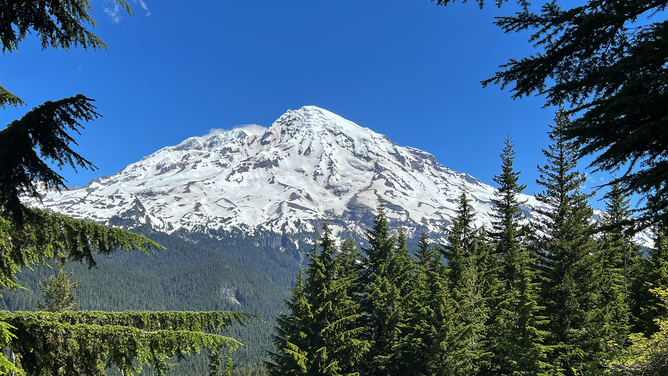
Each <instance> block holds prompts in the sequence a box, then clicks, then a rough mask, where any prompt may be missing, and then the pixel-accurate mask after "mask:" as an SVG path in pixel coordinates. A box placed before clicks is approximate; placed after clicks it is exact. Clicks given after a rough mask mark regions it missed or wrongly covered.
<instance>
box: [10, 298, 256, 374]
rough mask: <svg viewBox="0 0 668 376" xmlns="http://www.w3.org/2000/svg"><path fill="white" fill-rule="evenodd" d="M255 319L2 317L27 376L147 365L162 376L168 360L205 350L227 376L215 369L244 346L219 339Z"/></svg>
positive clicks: (128, 370)
mask: <svg viewBox="0 0 668 376" xmlns="http://www.w3.org/2000/svg"><path fill="white" fill-rule="evenodd" d="M254 317H255V316H253V315H250V314H246V313H238V312H95V311H69V312H61V313H58V312H15V313H10V312H6V311H2V312H0V322H3V323H6V325H10V326H11V327H10V328H9V331H10V332H11V335H10V338H8V339H6V341H5V342H6V346H7V347H8V348H9V349H10V350H11V352H12V354H13V355H14V359H15V365H16V366H18V369H19V370H20V371H23V372H25V373H26V374H27V375H37V374H39V375H61V374H86V375H106V372H105V370H106V369H107V368H110V367H112V366H115V367H118V369H119V370H121V371H122V372H123V374H125V375H135V374H138V373H139V372H141V370H142V369H143V366H144V365H152V366H153V367H155V370H156V372H157V373H158V374H159V375H162V374H164V372H167V371H169V370H170V369H171V368H172V367H173V366H174V363H170V362H168V361H167V360H168V359H169V358H172V357H174V356H175V357H176V358H177V359H178V360H179V361H180V360H182V359H184V355H185V354H191V353H200V352H201V351H202V350H207V351H209V353H211V354H212V360H214V362H213V363H214V364H212V365H211V369H212V371H213V370H216V372H212V375H216V374H224V373H222V371H223V369H224V368H228V367H223V368H221V367H220V364H217V363H219V362H220V361H221V360H222V361H224V362H225V363H229V362H228V361H227V360H228V358H229V355H230V353H231V351H234V350H235V349H236V348H237V347H238V346H239V345H240V343H239V342H238V341H237V340H235V339H233V338H229V337H225V336H222V335H220V333H222V332H224V331H226V330H228V329H229V327H230V326H231V325H232V324H240V325H246V324H248V323H249V321H250V320H251V319H252V318H254ZM226 349H227V350H228V351H227V352H224V350H226ZM223 353H224V354H227V355H221V354H223ZM227 371H228V372H227V373H225V374H231V369H230V368H228V369H227Z"/></svg>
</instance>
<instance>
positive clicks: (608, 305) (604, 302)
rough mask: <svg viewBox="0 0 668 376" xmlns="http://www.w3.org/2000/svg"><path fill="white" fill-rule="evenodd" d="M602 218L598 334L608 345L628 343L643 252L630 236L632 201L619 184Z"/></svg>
mask: <svg viewBox="0 0 668 376" xmlns="http://www.w3.org/2000/svg"><path fill="white" fill-rule="evenodd" d="M605 209H606V210H605V212H604V213H603V214H602V220H601V229H602V231H603V232H602V238H601V240H600V241H599V247H598V248H599V249H598V252H597V254H596V272H595V275H594V278H595V280H596V281H598V283H599V286H600V293H599V296H598V302H597V303H596V309H597V310H598V312H597V313H596V316H597V317H598V318H599V320H601V322H600V323H599V327H600V330H601V332H600V333H599V334H598V336H599V337H600V338H602V339H603V341H605V342H606V343H607V342H608V341H614V342H615V343H618V344H623V343H625V342H626V338H627V337H628V335H629V330H630V324H631V307H630V299H631V296H630V292H629V288H630V277H631V275H633V274H634V273H633V271H634V270H635V269H637V267H638V266H639V265H638V263H639V258H640V255H639V250H638V247H637V246H634V245H633V243H632V242H631V239H630V238H629V236H628V231H627V230H628V229H629V225H630V223H631V211H630V204H629V200H628V199H625V198H624V196H623V195H622V193H621V190H620V189H619V185H618V184H615V185H614V186H613V188H612V191H611V192H610V193H609V194H608V195H607V200H606V208H605Z"/></svg>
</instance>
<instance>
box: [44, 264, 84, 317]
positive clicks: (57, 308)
mask: <svg viewBox="0 0 668 376" xmlns="http://www.w3.org/2000/svg"><path fill="white" fill-rule="evenodd" d="M64 268H65V267H64V265H63V264H58V275H57V276H51V277H49V279H48V281H44V282H40V283H39V288H40V289H41V290H42V291H43V292H44V304H42V302H37V310H38V311H49V312H63V311H75V310H76V309H77V306H78V305H79V303H77V302H76V295H75V294H74V289H75V288H77V286H78V285H79V281H76V282H73V283H70V277H71V276H72V273H69V274H68V273H67V272H65V270H64Z"/></svg>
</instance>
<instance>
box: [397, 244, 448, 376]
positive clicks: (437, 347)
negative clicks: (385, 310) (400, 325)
mask: <svg viewBox="0 0 668 376" xmlns="http://www.w3.org/2000/svg"><path fill="white" fill-rule="evenodd" d="M417 247H418V248H417V251H416V256H417V260H416V261H415V285H414V286H415V287H414V292H413V304H412V306H411V307H410V323H409V327H410V330H411V332H410V333H409V335H408V337H407V341H406V343H408V344H410V346H407V348H406V349H405V353H406V356H405V358H406V359H405V365H406V368H407V369H410V370H412V373H410V374H414V375H439V376H440V375H448V374H449V372H450V370H452V369H455V364H456V363H455V361H456V359H454V356H453V350H454V344H455V338H454V332H453V327H454V323H453V314H454V307H453V303H452V300H451V297H450V293H449V291H448V288H447V285H446V280H445V266H444V265H443V264H442V263H441V260H440V257H439V256H438V253H437V252H436V250H435V249H434V247H433V246H430V244H429V241H428V239H427V236H426V235H425V234H424V233H422V235H421V236H420V240H419V242H418V244H417Z"/></svg>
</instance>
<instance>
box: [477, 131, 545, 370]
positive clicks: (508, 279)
mask: <svg viewBox="0 0 668 376" xmlns="http://www.w3.org/2000/svg"><path fill="white" fill-rule="evenodd" d="M514 159H515V151H514V150H513V144H512V141H511V139H510V137H506V140H505V146H504V148H503V152H502V153H501V174H499V175H495V176H494V181H495V182H496V183H497V184H498V185H499V187H498V188H497V189H496V191H495V198H494V199H493V200H492V202H493V203H494V206H495V209H496V211H497V213H496V214H495V215H494V221H493V227H492V228H493V231H492V232H491V236H492V239H493V244H494V245H495V251H496V254H498V255H500V256H501V272H500V275H499V280H500V282H501V286H500V288H499V294H498V299H497V301H498V303H497V304H496V305H495V307H494V309H493V310H492V312H493V321H494V323H493V324H492V328H493V329H492V330H491V333H490V338H489V340H490V341H491V342H492V348H493V351H492V354H493V357H492V367H491V370H490V371H491V372H490V373H491V374H501V375H517V376H519V375H545V372H544V371H545V369H546V366H547V364H546V361H547V357H546V353H547V347H546V346H545V345H544V344H543V340H544V337H545V335H546V333H545V332H544V331H543V330H541V329H540V328H541V326H544V325H545V317H544V316H542V315H541V312H540V311H541V309H542V308H543V307H541V306H539V305H538V300H539V287H538V284H537V277H536V271H535V263H536V260H535V259H534V257H533V254H532V253H531V252H529V249H528V244H527V241H526V229H525V228H524V226H523V224H522V221H523V220H524V217H523V215H522V211H521V208H520V205H521V204H522V202H521V201H520V199H519V195H520V194H521V193H522V191H523V190H524V188H526V185H523V184H522V185H520V184H519V175H520V172H519V171H515V170H514V168H513V162H514Z"/></svg>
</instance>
